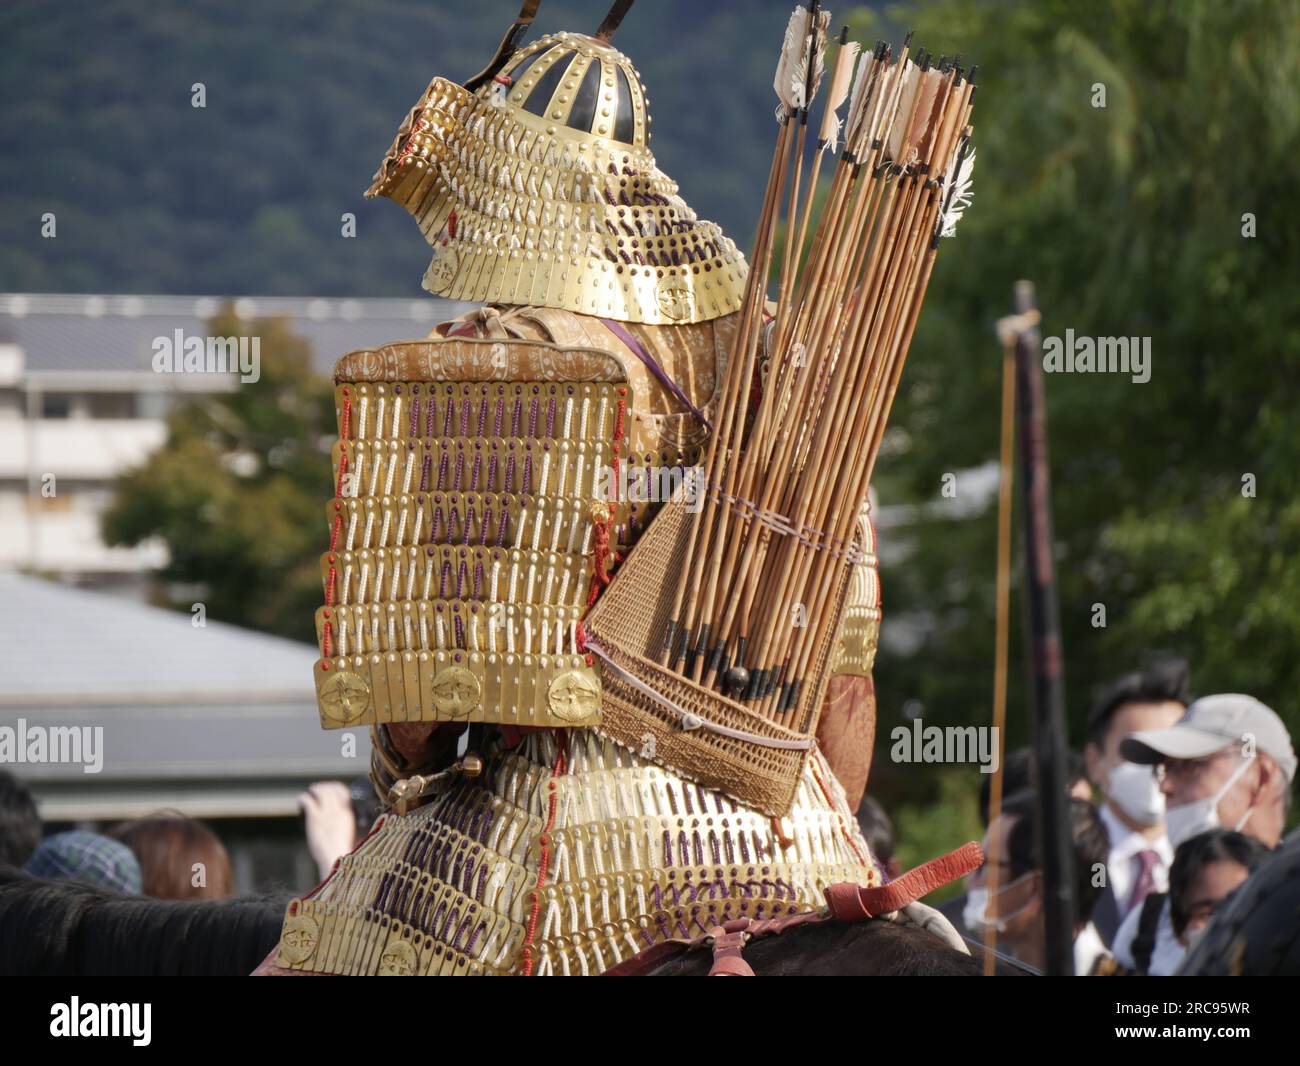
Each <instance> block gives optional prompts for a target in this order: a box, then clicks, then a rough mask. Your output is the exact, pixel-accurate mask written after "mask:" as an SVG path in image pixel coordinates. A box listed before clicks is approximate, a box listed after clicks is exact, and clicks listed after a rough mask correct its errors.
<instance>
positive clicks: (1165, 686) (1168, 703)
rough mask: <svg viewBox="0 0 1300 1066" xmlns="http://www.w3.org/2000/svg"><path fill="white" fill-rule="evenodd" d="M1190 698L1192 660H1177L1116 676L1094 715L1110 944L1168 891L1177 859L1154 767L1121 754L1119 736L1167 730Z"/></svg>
mask: <svg viewBox="0 0 1300 1066" xmlns="http://www.w3.org/2000/svg"><path fill="white" fill-rule="evenodd" d="M1187 702H1188V697H1187V664H1186V663H1184V662H1181V661H1171V662H1165V663H1159V664H1157V665H1155V666H1153V667H1151V668H1150V669H1149V670H1146V671H1143V672H1142V673H1135V674H1129V675H1128V676H1127V677H1124V678H1121V679H1120V680H1119V681H1117V682H1115V683H1114V684H1113V685H1111V686H1110V688H1109V689H1108V690H1107V691H1106V692H1105V694H1104V695H1103V696H1102V698H1101V699H1100V700H1099V701H1098V703H1097V704H1096V706H1095V707H1094V708H1093V710H1092V713H1091V714H1090V715H1089V717H1088V743H1087V745H1086V746H1085V747H1084V749H1083V757H1084V761H1085V763H1086V764H1087V768H1088V777H1089V779H1090V780H1091V781H1092V783H1093V784H1094V785H1096V786H1097V788H1098V789H1099V790H1100V791H1101V794H1102V797H1103V802H1102V804H1101V808H1100V814H1101V820H1102V824H1103V825H1105V827H1106V835H1107V837H1108V839H1109V841H1110V857H1109V859H1108V860H1107V862H1106V875H1107V876H1106V888H1105V890H1104V891H1103V893H1102V897H1101V899H1100V900H1099V901H1098V903H1097V911H1096V914H1095V915H1094V917H1093V924H1094V925H1095V926H1096V927H1097V932H1098V933H1099V934H1100V935H1101V939H1102V941H1103V942H1104V943H1106V944H1110V943H1112V942H1113V941H1114V939H1115V934H1116V933H1117V932H1118V931H1119V927H1120V923H1121V922H1123V920H1124V917H1125V915H1127V914H1128V913H1129V912H1130V911H1131V910H1132V909H1133V908H1134V907H1136V906H1138V905H1139V904H1140V903H1141V902H1142V901H1143V900H1144V899H1146V898H1147V896H1149V895H1151V893H1153V892H1164V891H1166V890H1167V889H1168V887H1169V864H1170V863H1171V862H1173V858H1174V849H1173V847H1172V846H1171V845H1170V843H1169V838H1168V837H1167V836H1166V835H1165V821H1164V819H1165V796H1164V792H1162V791H1161V785H1160V781H1159V780H1158V778H1157V777H1156V772H1155V768H1154V767H1153V766H1150V765H1147V764H1143V763H1135V762H1130V761H1129V760H1128V759H1125V758H1123V757H1122V756H1121V755H1120V753H1119V747H1120V742H1121V741H1122V740H1123V739H1124V738H1125V737H1126V736H1128V735H1129V734H1130V733H1139V732H1144V731H1145V732H1151V731H1158V730H1161V729H1167V728H1169V727H1170V726H1172V725H1173V724H1174V723H1175V722H1177V721H1178V719H1179V718H1181V717H1182V716H1183V713H1184V712H1185V711H1186V710H1187Z"/></svg>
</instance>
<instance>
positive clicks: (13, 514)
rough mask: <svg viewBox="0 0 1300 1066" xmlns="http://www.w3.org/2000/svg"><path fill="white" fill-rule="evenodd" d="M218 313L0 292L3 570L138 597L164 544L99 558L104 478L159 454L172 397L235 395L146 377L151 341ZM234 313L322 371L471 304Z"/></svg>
mask: <svg viewBox="0 0 1300 1066" xmlns="http://www.w3.org/2000/svg"><path fill="white" fill-rule="evenodd" d="M221 302H222V301H221V300H218V299H217V298H215V297H209V296H201V297H190V296H58V295H36V294H0V570H3V569H6V568H16V569H21V570H29V571H36V572H41V573H46V574H52V575H57V576H59V577H60V578H62V579H64V580H70V581H74V582H76V583H78V584H83V585H94V586H99V587H106V588H113V589H116V590H119V591H127V592H132V593H136V592H139V591H140V590H141V589H142V587H143V582H142V581H141V580H140V577H139V575H141V574H142V573H143V572H147V571H150V570H155V569H157V568H158V567H160V566H162V565H163V564H164V563H165V562H166V555H165V549H164V547H163V545H161V544H143V545H140V546H138V547H135V548H109V547H107V546H106V545H105V544H104V543H103V541H102V540H101V538H100V534H99V520H100V515H101V514H102V513H103V512H104V510H105V509H106V508H107V506H108V504H109V501H110V498H111V488H110V486H111V483H112V481H113V479H114V478H115V477H117V476H118V475H119V474H121V473H122V472H123V471H125V470H127V469H128V468H130V467H132V466H135V465H137V464H139V463H141V462H143V461H144V460H145V459H146V458H147V457H148V455H149V453H150V452H151V451H153V450H154V449H156V448H158V447H159V446H160V445H161V444H162V442H163V440H164V438H165V436H166V425H165V418H166V415H167V411H168V408H169V406H170V405H171V404H172V403H173V402H174V401H175V400H176V398H177V397H178V396H180V395H182V394H184V393H186V392H191V393H192V392H194V391H202V392H210V391H213V390H215V389H219V388H223V387H225V388H228V387H231V382H230V380H229V379H228V378H226V377H225V376H223V375H214V374H160V373H155V372H154V369H153V356H154V341H155V339H156V338H159V337H172V336H174V335H175V332H176V331H177V330H182V331H183V332H184V334H185V335H186V336H204V335H206V333H207V331H208V330H207V324H206V323H207V320H208V319H209V318H211V316H212V315H214V314H215V313H216V312H217V310H218V309H219V307H220V305H221ZM233 302H234V306H235V311H236V313H237V314H238V315H239V316H240V317H241V318H244V319H251V318H266V317H272V316H282V317H284V318H286V319H288V320H289V322H290V324H291V325H292V328H293V330H294V332H296V333H298V334H300V335H301V336H303V337H305V338H307V340H309V341H310V342H311V343H312V347H313V352H314V355H315V359H316V363H317V366H318V367H319V368H320V369H321V371H322V373H328V372H329V371H330V369H331V368H332V367H333V365H334V363H335V361H336V360H337V359H338V358H339V357H340V356H342V355H344V354H346V353H347V352H350V351H354V350H356V349H358V348H372V347H376V346H378V345H381V344H386V343H388V342H390V341H395V340H409V339H411V338H415V337H422V336H424V335H426V334H427V333H428V331H429V330H430V329H431V328H432V327H433V326H434V325H435V324H436V323H437V322H440V321H443V320H444V319H447V318H451V317H454V316H455V315H456V314H458V313H459V312H460V311H461V310H462V309H463V308H464V307H465V306H467V305H462V304H454V303H450V302H448V301H445V300H438V299H435V298H433V297H427V298H425V299H420V300H326V299H319V298H305V297H240V298H237V299H234V301H233Z"/></svg>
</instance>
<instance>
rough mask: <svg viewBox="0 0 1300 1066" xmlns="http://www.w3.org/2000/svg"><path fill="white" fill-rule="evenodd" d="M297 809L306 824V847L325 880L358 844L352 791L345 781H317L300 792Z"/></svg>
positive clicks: (322, 878)
mask: <svg viewBox="0 0 1300 1066" xmlns="http://www.w3.org/2000/svg"><path fill="white" fill-rule="evenodd" d="M298 809H299V810H300V811H302V814H303V817H304V818H305V819H306V823H307V850H308V851H309V852H311V857H312V859H313V860H314V861H315V863H316V868H317V869H318V870H319V871H320V877H321V880H322V881H323V880H325V878H327V877H329V875H330V871H331V870H332V869H333V868H334V864H335V863H336V862H337V861H338V860H339V859H341V858H342V857H343V856H344V855H347V854H348V853H349V852H351V851H352V849H353V848H354V847H356V845H357V814H356V808H355V807H354V806H353V804H352V791H351V790H350V789H349V788H348V786H347V785H345V784H344V783H343V782H342V781H317V782H315V783H314V784H311V785H308V786H307V791H306V792H302V793H299V795H298Z"/></svg>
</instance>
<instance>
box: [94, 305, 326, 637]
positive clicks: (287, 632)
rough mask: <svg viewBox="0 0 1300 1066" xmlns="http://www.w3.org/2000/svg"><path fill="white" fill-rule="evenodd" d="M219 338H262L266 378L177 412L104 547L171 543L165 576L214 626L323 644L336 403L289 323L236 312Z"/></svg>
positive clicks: (118, 496)
mask: <svg viewBox="0 0 1300 1066" xmlns="http://www.w3.org/2000/svg"><path fill="white" fill-rule="evenodd" d="M209 332H210V335H212V336H216V337H226V336H239V335H243V336H259V337H260V338H261V379H260V380H259V381H257V382H255V383H249V384H236V385H235V386H234V387H233V389H232V390H231V391H229V392H224V393H215V394H211V395H206V396H203V397H201V398H199V399H194V400H188V401H185V402H183V403H181V404H180V405H178V406H177V407H176V408H175V409H174V410H173V412H172V413H171V415H170V416H169V418H168V422H167V430H168V432H167V441H166V443H165V444H164V445H163V447H162V448H160V449H159V450H158V451H157V452H155V453H154V454H153V455H152V456H150V458H149V459H148V460H147V461H146V462H145V463H144V465H143V466H141V467H139V468H137V469H135V470H132V471H130V472H128V473H127V474H125V475H123V476H122V477H121V478H120V479H119V481H118V483H117V485H116V486H115V498H114V502H113V505H112V507H111V508H110V509H109V510H108V512H107V513H106V514H105V516H104V523H103V530H104V538H105V540H106V541H107V542H108V543H109V544H124V545H133V544H138V543H140V542H141V541H142V540H146V539H148V538H150V537H158V538H160V539H161V540H162V541H163V542H164V543H165V544H166V545H167V549H168V552H169V553H170V556H171V562H170V565H169V566H168V567H167V569H166V570H165V571H164V572H163V574H162V575H161V576H162V577H163V578H164V579H166V580H167V581H170V582H175V583H181V584H183V585H185V586H188V587H191V588H194V589H195V598H197V599H199V600H201V601H202V602H203V603H204V604H205V606H206V608H207V613H208V616H209V617H211V618H214V619H219V620H221V621H225V622H232V623H235V624H238V625H244V626H250V627H253V628H256V629H264V630H269V631H270V632H274V633H279V634H281V635H283V636H287V637H295V638H297V639H300V640H312V639H313V637H314V634H313V632H312V617H313V612H314V610H315V609H316V607H318V606H319V605H320V602H321V595H322V593H321V582H320V571H319V569H318V565H317V559H318V558H319V555H320V552H321V550H322V549H323V547H324V543H325V529H326V526H325V511H324V506H323V504H324V501H325V500H327V499H328V498H329V497H330V495H332V493H331V491H330V485H329V469H330V467H329V439H330V437H331V436H332V435H333V434H334V433H335V432H336V428H335V425H334V410H333V393H332V391H331V389H330V385H329V382H328V381H327V380H326V379H324V378H323V377H321V376H319V375H318V374H316V373H314V372H313V371H312V362H311V350H310V347H309V346H308V345H307V344H306V342H304V341H303V340H302V339H301V338H299V337H297V336H295V335H294V334H292V333H291V332H290V331H289V330H288V328H287V327H286V326H285V324H284V323H283V322H282V321H279V320H268V321H259V322H254V323H242V322H240V320H239V319H238V318H236V317H234V315H233V313H232V312H231V311H230V310H228V309H227V310H223V311H222V312H221V313H220V314H219V315H218V316H217V317H216V318H214V319H213V321H212V323H211V326H210V331H209ZM191 602H192V600H191V599H186V600H185V601H184V602H179V603H176V604H175V605H176V606H181V607H184V608H186V609H188V607H189V605H190V603H191Z"/></svg>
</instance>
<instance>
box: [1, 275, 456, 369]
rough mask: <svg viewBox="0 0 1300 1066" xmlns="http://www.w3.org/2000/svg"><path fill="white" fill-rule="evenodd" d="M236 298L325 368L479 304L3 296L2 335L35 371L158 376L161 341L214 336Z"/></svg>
mask: <svg viewBox="0 0 1300 1066" xmlns="http://www.w3.org/2000/svg"><path fill="white" fill-rule="evenodd" d="M226 300H230V301H232V302H234V304H235V307H236V311H237V313H239V314H240V317H242V318H271V317H285V318H288V319H289V320H291V322H292V325H293V329H294V331H295V332H296V333H298V334H300V335H301V336H303V337H305V338H306V339H307V340H308V341H310V342H311V344H312V352H313V358H314V360H315V363H316V366H317V367H319V368H320V369H321V371H322V372H327V373H328V372H329V371H332V370H333V368H334V364H335V363H336V362H337V361H338V359H339V358H340V357H341V356H343V355H346V354H347V353H348V352H352V351H356V350H358V349H360V348H375V347H378V346H380V345H383V344H388V343H390V342H392V341H400V340H413V339H418V338H420V337H423V336H425V335H426V334H427V333H428V332H429V330H430V329H432V328H433V327H434V326H435V325H436V324H437V323H439V322H443V321H445V320H447V319H449V318H454V317H456V316H457V315H459V314H461V313H462V312H463V311H465V310H466V309H468V308H469V307H471V306H473V305H471V304H465V303H457V302H453V301H450V300H442V299H439V298H437V297H434V296H429V297H426V298H424V299H417V300H377V299H368V300H331V299H321V298H316V297H305V296H304V297H299V296H241V297H214V296H99V295H86V296H65V295H45V294H28V293H2V294H0V337H6V336H7V339H8V341H9V342H10V343H14V344H17V345H18V346H19V347H21V348H22V349H23V351H24V353H25V355H26V369H27V371H28V372H35V373H51V372H55V373H59V372H63V373H66V372H76V371H81V372H84V371H87V370H92V371H116V372H122V371H127V372H136V373H152V366H151V361H152V359H153V342H154V339H155V338H156V337H170V336H172V335H173V334H174V333H175V331H176V330H178V329H179V330H183V331H184V332H185V334H186V335H187V336H206V334H207V319H208V318H209V317H210V316H212V315H213V314H215V313H216V311H217V309H218V308H219V307H220V305H221V304H222V303H223V302H224V301H226Z"/></svg>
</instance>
